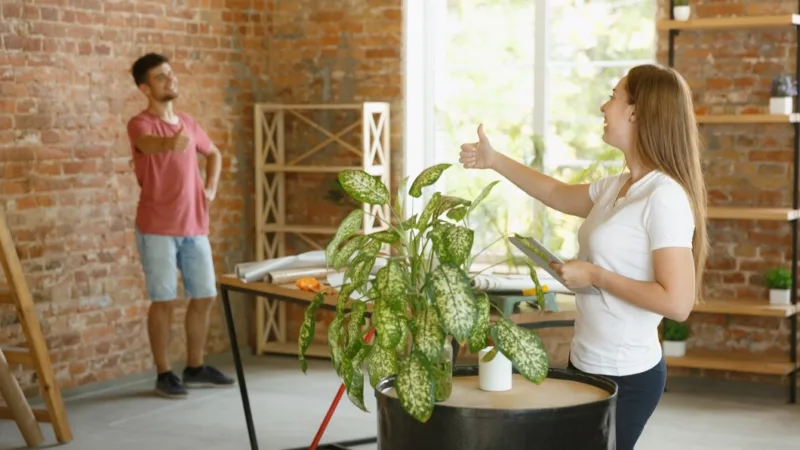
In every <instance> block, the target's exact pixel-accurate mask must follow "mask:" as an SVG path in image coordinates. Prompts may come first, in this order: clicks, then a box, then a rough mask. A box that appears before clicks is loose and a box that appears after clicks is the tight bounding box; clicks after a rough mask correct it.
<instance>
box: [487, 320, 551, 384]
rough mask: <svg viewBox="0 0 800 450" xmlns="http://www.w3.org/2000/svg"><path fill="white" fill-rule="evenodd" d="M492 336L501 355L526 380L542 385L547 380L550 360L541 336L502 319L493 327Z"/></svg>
mask: <svg viewBox="0 0 800 450" xmlns="http://www.w3.org/2000/svg"><path fill="white" fill-rule="evenodd" d="M490 334H491V336H492V340H493V341H494V343H495V346H496V347H497V348H498V349H499V350H500V353H502V354H503V355H505V356H506V357H507V358H508V359H509V360H511V362H512V363H513V364H514V367H516V368H517V371H518V372H519V374H520V375H522V376H523V377H525V379H527V380H529V381H532V382H534V383H536V384H540V383H541V382H542V381H544V379H545V378H547V371H548V370H549V369H550V358H549V356H548V355H547V350H546V349H545V348H544V345H543V344H542V340H541V339H540V338H539V335H538V334H536V332H535V331H533V330H528V329H525V328H522V327H520V326H519V325H517V324H515V323H513V322H511V320H509V319H508V318H507V317H500V318H498V320H497V321H496V322H495V324H494V325H493V326H492V327H491V331H490Z"/></svg>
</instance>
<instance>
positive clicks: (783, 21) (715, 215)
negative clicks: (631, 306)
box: [656, 2, 800, 403]
mask: <svg viewBox="0 0 800 450" xmlns="http://www.w3.org/2000/svg"><path fill="white" fill-rule="evenodd" d="M672 6H673V2H670V7H669V11H670V20H660V21H658V22H657V23H656V29H657V30H659V31H668V35H669V54H668V59H669V63H668V64H669V66H670V67H674V65H675V64H674V62H675V38H676V36H677V35H678V34H679V33H680V32H681V31H684V30H691V31H700V30H710V31H714V30H730V31H732V32H733V31H736V30H747V29H758V28H762V29H763V28H776V29H777V28H786V29H787V31H789V30H791V29H792V28H794V29H795V32H800V30H798V26H799V25H800V14H783V15H771V16H747V17H718V18H697V19H690V20H687V21H676V20H672V19H673V16H672ZM795 48H796V54H795V58H798V59H800V48H798V46H795ZM795 78H796V79H800V67H798V68H797V69H796V73H795ZM696 117H697V122H698V123H699V124H704V125H714V124H787V125H790V124H791V125H792V126H793V128H794V133H795V139H794V152H795V155H794V166H793V173H794V180H793V183H791V184H789V188H791V186H796V185H798V184H800V183H799V182H798V181H799V179H798V171H800V157H798V155H800V148H798V147H799V146H798V136H797V134H798V133H800V127H799V126H798V125H797V124H798V123H800V102H798V101H797V99H795V109H794V111H793V113H791V114H786V115H773V114H758V113H755V114H698V115H697V116H696ZM708 218H709V220H763V221H785V222H788V225H789V226H791V227H792V252H791V265H792V268H791V271H792V286H791V290H792V299H791V304H790V305H786V306H777V305H770V304H769V301H768V300H767V299H766V298H764V299H744V298H732V299H706V301H705V302H704V303H703V304H699V305H696V306H695V307H694V309H693V311H692V313H693V314H698V313H701V314H702V313H711V314H726V315H739V316H757V317H774V318H776V319H787V320H788V321H789V325H790V333H789V337H788V339H789V346H790V352H789V355H787V357H786V359H784V360H766V361H765V360H763V359H761V358H758V356H741V355H731V354H724V353H718V354H715V353H714V352H707V351H704V352H694V351H691V350H690V351H688V352H687V354H686V355H685V356H683V357H679V358H675V357H668V358H666V360H667V365H668V366H669V367H675V368H689V369H706V370H718V371H730V372H745V373H752V374H763V375H777V376H788V377H789V393H788V394H789V395H788V396H789V402H791V403H796V398H797V379H796V378H797V372H798V368H799V367H800V366H798V362H797V339H796V335H797V320H798V319H797V318H798V305H797V287H798V281H797V270H798V223H800V220H798V219H800V199H798V195H797V192H796V189H792V207H791V208H759V207H735V206H711V207H709V209H708Z"/></svg>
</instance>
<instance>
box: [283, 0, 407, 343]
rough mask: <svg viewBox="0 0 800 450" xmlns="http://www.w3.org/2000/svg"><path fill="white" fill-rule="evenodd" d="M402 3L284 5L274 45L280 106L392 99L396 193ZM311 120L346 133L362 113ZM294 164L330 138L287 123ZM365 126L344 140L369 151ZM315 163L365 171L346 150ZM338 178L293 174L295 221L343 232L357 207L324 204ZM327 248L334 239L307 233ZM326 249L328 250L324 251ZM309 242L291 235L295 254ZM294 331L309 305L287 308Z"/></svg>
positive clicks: (327, 152)
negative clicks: (363, 143) (364, 145)
mask: <svg viewBox="0 0 800 450" xmlns="http://www.w3.org/2000/svg"><path fill="white" fill-rule="evenodd" d="M402 4H403V2H402V0H341V1H336V2H313V1H297V0H287V1H276V2H275V9H274V29H273V34H272V39H271V42H270V55H271V72H270V73H271V79H272V81H273V82H274V83H275V90H274V97H273V98H272V99H271V100H270V101H273V102H283V103H302V104H309V103H311V104H319V103H323V104H327V103H359V102H364V101H387V102H389V103H390V106H391V123H390V125H391V126H390V129H391V139H390V141H391V142H390V144H391V149H392V158H391V167H392V189H393V190H394V189H395V188H396V187H397V183H398V182H399V181H400V178H401V177H400V174H401V173H402V164H403V160H402V133H403V127H402V124H403V122H402V117H403V96H402V86H403V78H402V71H403V67H402V47H403V44H402V42H403V38H402V28H403V19H402ZM308 116H309V117H311V118H313V119H314V120H316V121H318V122H320V123H325V124H326V126H327V127H328V129H329V130H331V131H333V132H338V131H339V130H342V129H343V128H345V127H346V126H347V125H349V124H351V123H352V122H353V121H354V120H356V119H357V118H358V117H359V115H358V114H357V113H355V112H352V113H343V112H333V111H321V112H315V113H309V114H308ZM286 129H287V141H286V142H287V144H286V152H287V155H288V156H287V158H288V159H292V158H294V157H296V156H299V155H301V154H303V153H304V152H305V151H306V150H308V149H310V148H311V147H314V146H315V145H316V144H317V143H320V142H321V140H324V137H322V136H321V135H320V134H319V133H310V132H308V130H309V127H308V126H307V125H303V124H302V123H300V122H299V121H298V120H296V119H294V118H292V117H288V118H287V126H286ZM360 131H361V130H360V128H358V129H357V130H356V131H355V132H352V133H348V134H346V135H345V136H343V139H344V140H345V141H347V142H350V143H352V144H353V145H354V146H355V147H357V148H361V141H360V139H361V134H360ZM307 164H337V165H339V164H341V165H356V166H358V165H360V164H361V160H360V158H359V157H355V156H353V155H352V154H349V153H348V152H347V151H345V150H343V149H342V148H341V147H338V146H330V148H326V149H324V150H323V151H322V152H320V153H319V154H317V155H314V156H313V157H311V158H310V159H309V160H308V161H307ZM335 179H336V174H325V175H318V174H308V173H303V174H287V175H286V190H287V193H288V195H289V198H290V201H289V202H288V204H287V223H288V224H301V225H308V224H313V225H319V226H326V227H334V228H335V227H336V226H338V224H339V223H340V222H341V220H342V219H343V218H344V217H345V216H346V215H347V213H349V212H350V211H351V210H352V209H353V207H354V206H353V205H351V204H347V203H346V204H336V203H333V202H331V201H327V200H324V197H325V195H326V192H327V190H328V188H329V187H330V186H331V184H332V183H333V181H334V180H335ZM306 238H308V239H309V240H311V241H314V242H316V243H317V244H318V245H321V246H324V245H326V244H327V242H328V241H329V240H330V238H331V236H330V235H307V236H306ZM323 248H324V247H323ZM311 249H313V247H311V246H310V245H309V243H308V242H306V241H304V240H302V239H299V238H297V237H295V236H291V235H287V251H288V252H301V251H307V250H311ZM286 308H287V321H288V327H289V333H288V335H287V338H288V339H290V340H294V339H296V338H297V330H298V329H299V326H300V323H301V322H302V320H303V307H302V306H297V305H287V306H286ZM332 317H333V316H332V313H330V314H329V313H325V312H320V313H319V314H318V318H319V319H320V322H319V324H318V325H317V327H316V328H317V330H316V331H317V336H318V337H319V338H318V339H317V340H318V341H319V342H327V341H326V339H325V333H326V328H325V322H327V321H329V320H331V319H332Z"/></svg>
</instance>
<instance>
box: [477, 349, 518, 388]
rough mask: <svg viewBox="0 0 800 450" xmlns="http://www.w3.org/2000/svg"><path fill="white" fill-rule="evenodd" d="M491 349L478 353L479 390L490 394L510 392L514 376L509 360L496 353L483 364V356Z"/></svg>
mask: <svg viewBox="0 0 800 450" xmlns="http://www.w3.org/2000/svg"><path fill="white" fill-rule="evenodd" d="M492 348H493V347H491V346H489V347H486V348H484V349H483V350H481V351H479V352H478V386H479V387H480V389H481V390H483V391H490V392H497V391H508V390H511V384H512V377H513V375H514V372H513V371H512V364H511V360H509V359H508V358H506V356H505V355H503V354H502V353H500V352H497V354H496V355H494V358H493V359H492V360H491V361H489V362H483V357H484V355H486V354H487V353H489V352H490V351H491V350H492Z"/></svg>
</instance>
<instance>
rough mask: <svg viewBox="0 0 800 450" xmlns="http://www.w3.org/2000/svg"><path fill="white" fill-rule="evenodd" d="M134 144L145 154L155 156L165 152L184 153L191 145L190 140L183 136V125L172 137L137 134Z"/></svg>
mask: <svg viewBox="0 0 800 450" xmlns="http://www.w3.org/2000/svg"><path fill="white" fill-rule="evenodd" d="M133 139H134V141H133V144H134V146H136V148H137V149H138V150H139V151H140V152H142V153H145V154H148V155H153V154H156V153H164V152H175V151H177V152H183V151H184V150H186V147H187V145H188V144H189V138H188V137H186V135H185V134H183V124H181V126H180V128H178V131H176V132H175V134H173V135H172V136H166V137H162V136H154V135H151V134H135V135H134V138H133Z"/></svg>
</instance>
